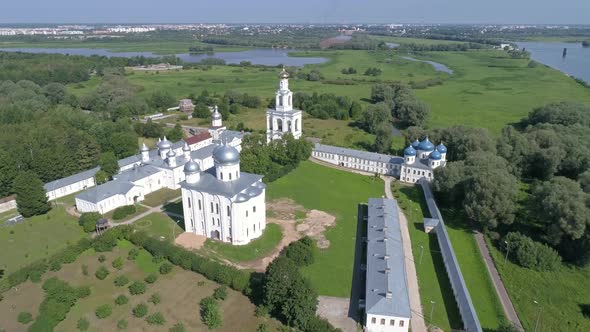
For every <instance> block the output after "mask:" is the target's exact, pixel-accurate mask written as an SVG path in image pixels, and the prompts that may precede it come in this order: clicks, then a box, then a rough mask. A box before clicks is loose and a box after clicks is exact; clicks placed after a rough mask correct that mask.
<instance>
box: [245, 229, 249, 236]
mask: <svg viewBox="0 0 590 332" xmlns="http://www.w3.org/2000/svg"><path fill="white" fill-rule="evenodd" d="M248 231H249V229H247V228H246V236H249V232H248Z"/></svg>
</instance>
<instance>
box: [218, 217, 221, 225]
mask: <svg viewBox="0 0 590 332" xmlns="http://www.w3.org/2000/svg"><path fill="white" fill-rule="evenodd" d="M217 226H221V223H220V222H219V218H217Z"/></svg>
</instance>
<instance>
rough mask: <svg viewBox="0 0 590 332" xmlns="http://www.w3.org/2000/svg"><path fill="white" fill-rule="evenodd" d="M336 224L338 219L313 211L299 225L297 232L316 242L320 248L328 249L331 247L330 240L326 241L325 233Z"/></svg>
mask: <svg viewBox="0 0 590 332" xmlns="http://www.w3.org/2000/svg"><path fill="white" fill-rule="evenodd" d="M335 222H336V217H334V216H333V215H331V214H328V213H326V212H324V211H319V210H311V211H309V212H308V213H307V215H306V216H305V220H304V221H303V222H301V223H300V224H299V225H297V227H296V230H297V231H298V232H300V233H303V234H304V235H306V236H309V237H311V238H312V239H314V240H316V243H317V245H318V248H321V249H326V248H328V247H329V246H330V240H328V239H326V236H325V235H324V232H325V231H326V229H327V228H328V227H331V226H333V225H334V223H335Z"/></svg>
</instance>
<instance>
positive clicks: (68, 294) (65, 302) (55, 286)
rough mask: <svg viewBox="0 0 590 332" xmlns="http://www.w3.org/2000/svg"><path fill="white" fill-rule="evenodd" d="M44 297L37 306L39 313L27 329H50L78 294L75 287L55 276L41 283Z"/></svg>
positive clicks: (69, 307) (64, 315)
mask: <svg viewBox="0 0 590 332" xmlns="http://www.w3.org/2000/svg"><path fill="white" fill-rule="evenodd" d="M43 290H44V291H45V299H44V300H43V302H41V305H40V306H39V315H38V316H37V318H36V319H35V321H34V322H33V324H32V325H31V326H30V327H29V331H52V330H53V329H54V328H55V327H56V326H57V324H59V322H61V321H62V320H64V319H65V318H66V316H67V314H68V312H69V311H70V309H71V307H72V306H73V305H74V304H75V303H76V300H77V299H78V296H77V294H76V289H74V288H73V287H71V286H70V285H69V284H68V283H66V282H64V281H61V280H59V279H57V278H55V277H53V278H49V279H47V280H46V281H45V282H44V283H43Z"/></svg>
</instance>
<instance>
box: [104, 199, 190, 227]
mask: <svg viewBox="0 0 590 332" xmlns="http://www.w3.org/2000/svg"><path fill="white" fill-rule="evenodd" d="M180 198H182V196H178V197H176V198H173V199H170V200H168V201H167V202H166V203H164V204H160V205H158V206H154V207H150V206H147V205H144V204H141V206H143V207H146V208H147V210H146V211H145V212H142V213H140V214H138V215H136V216H135V217H133V218H131V219H129V220H125V221H123V222H119V223H111V222H109V225H110V226H111V227H114V226H121V225H130V224H133V223H134V222H136V221H138V220H139V219H141V218H143V217H145V216H147V215H149V214H152V213H155V212H160V213H165V214H167V215H169V216H171V217H176V218H184V216H181V215H180V214H178V213H174V212H170V211H164V210H162V207H164V205H166V204H167V203H168V202H174V201H177V200H178V199H180Z"/></svg>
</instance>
